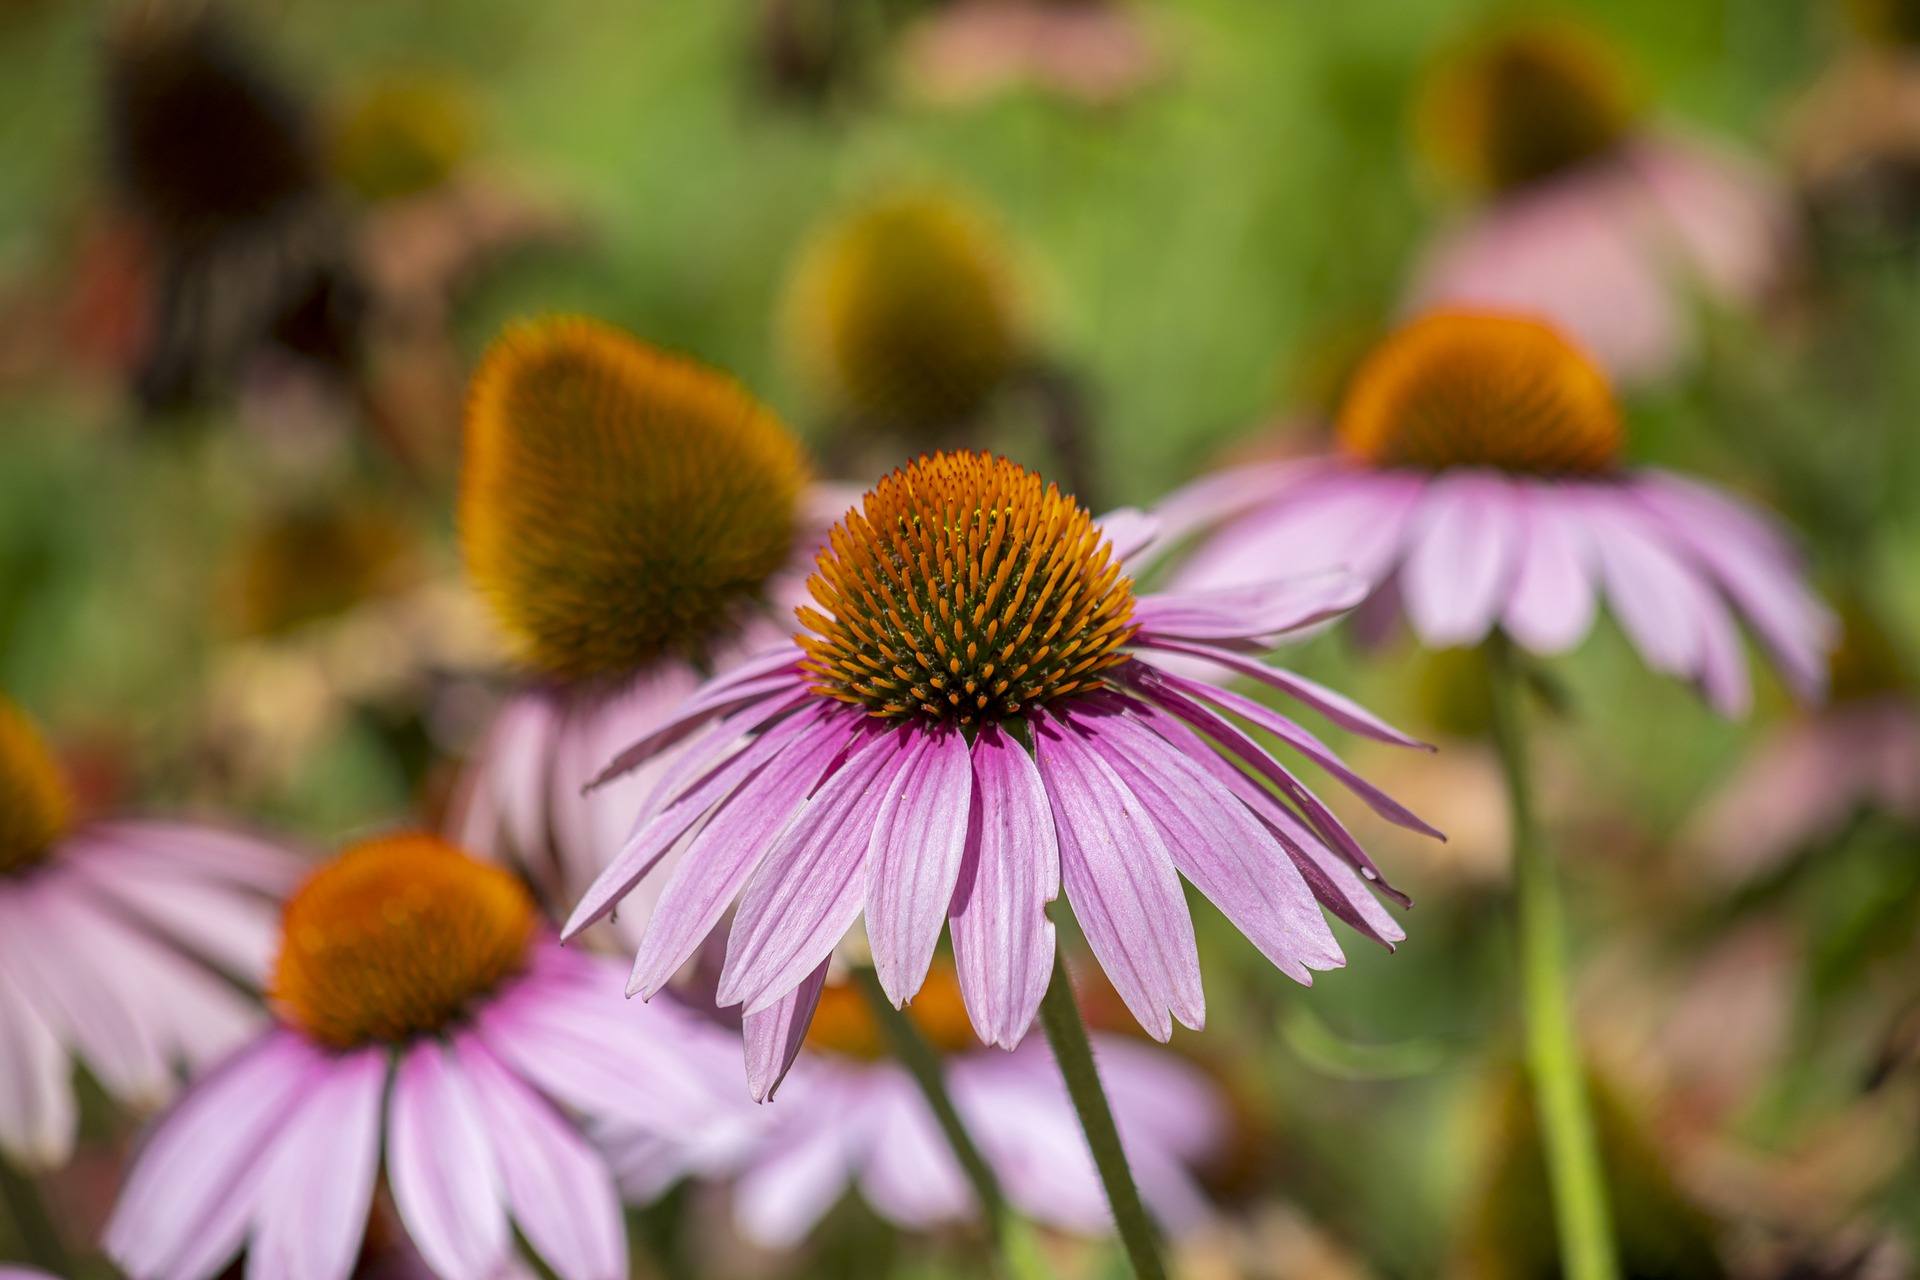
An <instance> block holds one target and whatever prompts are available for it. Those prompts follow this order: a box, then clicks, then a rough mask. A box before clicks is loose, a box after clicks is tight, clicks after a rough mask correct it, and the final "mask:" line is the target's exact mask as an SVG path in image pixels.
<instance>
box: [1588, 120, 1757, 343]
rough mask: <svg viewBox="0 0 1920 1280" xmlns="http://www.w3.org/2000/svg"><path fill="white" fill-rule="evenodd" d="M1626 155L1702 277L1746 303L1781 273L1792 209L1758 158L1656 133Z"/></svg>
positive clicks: (1688, 262) (1696, 274)
mask: <svg viewBox="0 0 1920 1280" xmlns="http://www.w3.org/2000/svg"><path fill="white" fill-rule="evenodd" d="M1625 160H1626V163H1627V164H1629V165H1630V166H1632V168H1633V170H1634V172H1635V173H1637V174H1638V175H1639V177H1640V180H1641V182H1642V183H1643V184H1644V185H1645V190H1646V193H1647V195H1648V196H1649V197H1651V198H1652V200H1653V201H1654V203H1655V204H1656V205H1657V206H1658V208H1659V210H1660V212H1661V214H1662V215H1664V220H1665V228H1664V229H1666V230H1669V231H1671V233H1672V234H1673V236H1674V238H1675V240H1676V242H1677V243H1678V244H1679V246H1680V247H1681V249H1682V250H1683V252H1684V254H1685V257H1686V266H1687V267H1688V268H1689V269H1690V270H1691V272H1692V274H1693V275H1694V277H1695V278H1696V279H1697V280H1698V281H1699V282H1700V283H1701V284H1703V285H1705V286H1706V287H1707V288H1708V289H1709V290H1711V291H1712V292H1714V293H1717V294H1719V295H1721V296H1722V297H1725V298H1728V299H1731V300H1733V301H1735V302H1740V303H1744V304H1749V305H1750V304H1752V303H1755V302H1757V301H1759V300H1760V297H1761V295H1762V294H1763V293H1765V291H1766V290H1767V289H1768V288H1769V287H1771V286H1772V285H1773V284H1774V283H1775V282H1776V281H1777V280H1778V279H1779V277H1780V274H1781V269H1782V266H1783V264H1784V262H1785V260H1786V257H1787V253H1788V250H1789V248H1790V245H1791V241H1792V239H1793V232H1792V212H1791V210H1790V208H1789V207H1788V201H1787V198H1786V195H1785V193H1784V192H1783V191H1781V190H1780V189H1779V187H1778V186H1776V185H1775V184H1773V183H1771V182H1769V181H1768V180H1767V178H1766V176H1765V174H1764V173H1763V172H1762V171H1761V170H1760V169H1759V168H1758V166H1756V165H1753V164H1750V163H1746V162H1744V161H1742V160H1740V159H1738V158H1736V157H1734V156H1730V155H1726V154H1723V153H1721V152H1719V151H1718V150H1716V149H1713V148H1711V147H1709V146H1705V145H1700V144H1697V143H1693V142H1690V141H1682V140H1679V139H1674V138H1660V137H1654V138H1649V139H1643V140H1642V141H1640V142H1639V143H1637V144H1636V145H1635V146H1633V147H1631V148H1629V149H1628V151H1627V152H1626V155H1625Z"/></svg>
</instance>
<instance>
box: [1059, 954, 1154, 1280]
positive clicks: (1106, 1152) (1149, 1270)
mask: <svg viewBox="0 0 1920 1280" xmlns="http://www.w3.org/2000/svg"><path fill="white" fill-rule="evenodd" d="M1040 1023H1041V1025H1042V1026H1044V1027H1045V1028H1046V1030H1047V1042H1048V1043H1049V1044H1051V1045H1052V1046H1053V1056H1054V1058H1055V1059H1056V1060H1057V1061H1058V1062H1059V1063H1060V1074H1061V1075H1062V1076H1064V1077H1066V1081H1067V1094H1068V1096H1069V1097H1071V1098H1072V1099H1073V1109H1074V1110H1075V1111H1077V1112H1079V1113H1080V1127H1081V1129H1083V1130H1085V1132H1086V1135H1087V1146H1088V1147H1090V1148H1092V1150H1093V1164H1094V1167H1095V1168H1096V1169H1098V1170H1099V1171H1100V1182H1101V1185H1102V1186H1104V1187H1105V1188H1106V1190H1107V1205H1108V1207H1109V1208H1111V1209H1112V1210H1113V1221H1114V1223H1115V1225H1116V1226H1118V1227H1119V1229H1120V1243H1121V1244H1122V1245H1124V1246H1125V1247H1126V1250H1127V1260H1128V1261H1129V1262H1131V1263H1132V1264H1133V1273H1134V1275H1136V1276H1138V1277H1139V1278H1140V1280H1166V1275H1167V1266H1166V1263H1165V1262H1163V1261H1161V1258H1160V1241H1159V1239H1158V1238H1157V1237H1156V1236H1155V1234H1154V1230H1153V1220H1152V1219H1150V1218H1148V1217H1147V1210H1146V1207H1145V1206H1144V1205H1142V1204H1141V1203H1140V1188H1139V1187H1137V1186H1135V1185H1134V1181H1133V1170H1132V1169H1131V1168H1129V1167H1128V1166H1127V1153H1126V1152H1125V1151H1124V1150H1123V1149H1122V1148H1121V1146H1120V1130H1119V1129H1118V1128H1116V1127H1115V1126H1114V1123H1113V1108H1112V1107H1110V1106H1108V1105H1107V1094H1106V1090H1104V1089H1102V1088H1101V1087H1100V1072H1099V1070H1098V1069H1097V1068H1096V1067H1095V1066H1094V1063H1093V1046H1092V1044H1090V1043H1089V1042H1088V1040H1087V1026H1086V1024H1085V1023H1084V1022H1082V1021H1081V1020H1080V1006H1079V1005H1077V1004H1075V1003H1074V1000H1073V984H1072V982H1071V981H1070V980H1069V979H1068V977H1067V963H1066V961H1065V960H1063V959H1061V958H1060V954H1059V953H1058V952H1057V951H1056V952H1055V953H1054V957H1053V981H1052V982H1051V983H1050V984H1049V985H1048V987H1047V994H1046V996H1045V998H1043V999H1042V1000H1041V1001H1040Z"/></svg>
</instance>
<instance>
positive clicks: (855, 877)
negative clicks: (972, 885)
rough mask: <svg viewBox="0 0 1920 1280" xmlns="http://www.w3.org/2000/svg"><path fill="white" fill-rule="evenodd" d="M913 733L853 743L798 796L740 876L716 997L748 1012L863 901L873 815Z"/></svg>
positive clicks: (826, 945) (800, 969)
mask: <svg viewBox="0 0 1920 1280" xmlns="http://www.w3.org/2000/svg"><path fill="white" fill-rule="evenodd" d="M912 732H913V731H912V730H910V729H886V730H883V731H880V732H877V733H875V734H874V735H873V736H872V737H870V738H868V739H867V741H866V742H865V743H864V744H863V745H861V746H860V747H858V748H856V749H855V750H854V752H853V754H852V756H851V757H850V758H849V759H848V760H847V762H846V764H844V765H842V766H841V768H840V771H839V772H838V773H836V774H834V775H833V776H832V777H830V778H828V779H827V781H826V782H825V783H824V784H822V785H821V787H820V790H819V791H817V792H815V793H814V795H813V796H812V797H811V798H810V799H809V800H808V801H807V802H806V805H805V806H804V807H803V808H802V809H801V810H800V812H799V813H797V814H795V815H794V818H793V822H792V824H791V825H790V826H788V827H787V829H786V832H785V833H784V834H783V835H781V837H780V838H779V839H778V840H777V841H775V842H774V845H773V847H772V848H771V849H770V850H768V852H767V856H766V857H765V859H763V860H762V861H761V863H760V867H759V869H758V870H756V871H755V872H754V874H753V878H752V879H751V880H749V881H748V882H747V889H746V893H745V894H744V895H743V896H742V897H741V899H740V909H739V911H738V912H737V913H736V914H735V916H734V920H733V929H732V931H731V932H730V933H729V934H728V936H727V962H726V966H725V967H724V968H723V969H722V970H721V973H720V990H719V992H718V1000H719V1002H720V1003H721V1004H722V1005H730V1004H740V1005H744V1006H745V1012H747V1013H754V1012H757V1011H758V1010H760V1009H764V1008H766V1007H768V1006H769V1005H772V1004H774V1003H775V1002H777V1001H778V1000H779V999H780V998H781V997H782V996H784V995H786V994H787V992H789V991H791V990H793V988H794V987H796V986H798V985H799V983H800V981H801V979H803V978H805V977H806V976H807V975H808V974H809V973H811V972H812V971H813V970H814V968H815V967H816V966H818V965H819V963H820V961H821V960H822V959H824V958H825V957H826V956H827V954H828V953H829V952H831V951H832V950H833V948H834V945H835V944H836V943H838V942H839V941H840V938H841V936H842V935H843V934H845V933H846V931H847V930H848V929H849V928H851V927H852V925H853V922H854V920H856V919H857V918H858V917H859V915H860V908H861V906H862V905H863V903H864V902H865V900H866V869H867V861H868V858H869V856H870V853H869V850H870V847H871V844H872V841H873V837H874V826H873V823H874V818H875V816H876V815H877V814H878V813H879V809H880V802H881V800H882V799H883V798H884V797H885V795H886V793H887V788H888V787H889V786H890V785H891V783H892V782H893V778H894V774H895V773H896V772H897V771H898V769H899V765H900V759H901V754H902V748H903V746H904V745H905V743H906V741H907V740H908V739H909V737H910V735H911V733H912Z"/></svg>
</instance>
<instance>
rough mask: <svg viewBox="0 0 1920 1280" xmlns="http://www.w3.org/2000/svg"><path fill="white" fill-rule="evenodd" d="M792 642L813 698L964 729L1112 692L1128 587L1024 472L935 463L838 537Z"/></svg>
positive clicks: (1075, 507)
mask: <svg viewBox="0 0 1920 1280" xmlns="http://www.w3.org/2000/svg"><path fill="white" fill-rule="evenodd" d="M807 587H808V590H809V591H810V592H811V593H812V596H813V599H814V601H815V602H816V603H817V604H818V605H819V606H820V608H819V609H817V610H816V609H811V608H807V607H804V606H803V607H802V608H801V609H800V610H799V618H800V623H801V625H802V626H803V627H804V628H805V631H803V632H802V633H801V634H800V635H798V636H796V637H795V639H796V640H797V641H798V642H799V644H800V646H801V647H802V648H803V649H805V650H806V654H807V657H806V661H805V663H804V664H803V665H804V666H805V668H806V670H807V671H808V672H809V673H810V674H811V676H812V677H813V687H814V689H815V690H816V691H817V692H819V693H821V694H824V695H825V696H827V697H830V698H837V699H839V700H840V701H842V702H848V703H853V704H855V705H858V706H864V707H865V708H867V710H868V711H870V712H872V713H873V714H874V715H876V716H884V717H890V718H895V719H903V720H904V719H909V718H913V717H920V718H923V719H926V720H931V721H936V722H937V721H948V722H952V723H956V724H958V725H960V726H962V727H963V728H971V727H973V726H977V725H980V724H985V723H991V722H994V721H1000V720H1006V719H1009V718H1011V717H1014V716H1017V715H1020V714H1022V713H1023V712H1024V711H1026V710H1027V709H1029V708H1032V707H1037V706H1041V705H1044V704H1046V703H1050V702H1053V701H1055V700H1056V699H1060V698H1066V697H1072V696H1074V695H1077V694H1085V693H1088V692H1091V691H1092V690H1094V689H1097V688H1100V687H1102V686H1103V684H1104V681H1103V680H1102V677H1101V673H1102V672H1103V671H1105V670H1106V669H1107V668H1108V667H1111V666H1113V665H1114V664H1115V663H1117V662H1121V661H1124V660H1125V656H1126V655H1125V654H1124V653H1123V652H1122V651H1121V646H1122V645H1123V644H1125V643H1126V642H1127V640H1129V639H1130V638H1131V637H1132V636H1133V633H1134V627H1133V626H1132V617H1133V586H1132V583H1131V582H1130V581H1129V580H1128V579H1125V578H1122V577H1121V576H1120V561H1119V560H1118V559H1117V558H1116V557H1115V556H1114V555H1113V550H1112V547H1111V546H1110V545H1109V543H1108V542H1107V539H1106V537H1105V535H1104V534H1102V533H1101V531H1100V528H1099V526H1097V525H1096V524H1094V522H1093V517H1092V516H1090V515H1088V514H1087V511H1086V509H1085V508H1083V507H1081V506H1080V505H1079V504H1078V503H1076V502H1075V501H1074V500H1073V499H1072V498H1069V497H1065V496H1063V495H1062V494H1061V493H1060V491H1059V489H1058V488H1057V487H1056V486H1054V485H1050V484H1046V483H1045V482H1044V481H1042V480H1041V479H1040V477H1039V476H1037V475H1035V474H1034V473H1033V472H1031V471H1028V470H1026V469H1025V468H1023V467H1019V466H1016V465H1014V464H1013V463H1011V462H1008V461H1007V460H1006V459H1005V458H995V457H992V456H990V455H987V454H979V453H936V454H932V455H930V456H927V457H923V458H921V459H919V460H918V461H917V462H914V463H913V464H912V465H910V466H908V467H905V468H902V469H901V470H898V471H895V472H893V473H892V474H891V475H889V476H887V477H886V478H885V479H883V480H881V481H880V483H879V484H878V485H876V486H875V487H874V489H873V491H872V492H870V493H868V494H867V495H866V498H865V500H864V501H863V503H862V505H861V509H860V510H857V511H849V512H848V513H847V515H846V518H845V519H844V520H843V521H842V522H841V523H840V524H839V525H837V526H835V527H834V530H833V533H832V536H831V538H830V539H829V545H828V546H827V547H826V548H824V549H823V550H822V551H821V552H820V555H819V558H818V560H817V562H816V572H815V573H814V575H813V576H812V577H811V578H809V579H808V581H807Z"/></svg>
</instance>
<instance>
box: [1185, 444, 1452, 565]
mask: <svg viewBox="0 0 1920 1280" xmlns="http://www.w3.org/2000/svg"><path fill="white" fill-rule="evenodd" d="M1426 483H1427V482H1426V478H1425V477H1424V476H1416V475H1410V474H1408V475H1402V474H1394V473H1380V472H1366V471H1353V470H1346V469H1329V470H1328V471H1327V472H1326V473H1325V474H1323V475H1315V476H1313V477H1312V478H1310V479H1307V480H1304V481H1302V482H1301V483H1299V484H1297V485H1293V486H1291V487H1289V488H1287V489H1286V490H1284V491H1282V492H1280V493H1277V494H1276V495H1275V497H1274V500H1273V502H1271V503H1270V504H1267V505H1266V506H1264V507H1263V508H1261V509H1259V510H1257V511H1256V512H1254V513H1253V514H1251V515H1248V516H1247V517H1245V518H1244V519H1241V520H1237V521H1235V522H1234V523H1233V524H1231V525H1228V526H1227V527H1226V528H1224V529H1222V530H1220V531H1219V532H1218V533H1217V534H1215V535H1214V536H1213V537H1212V538H1210V539H1209V540H1208V541H1207V542H1206V543H1205V544H1204V545H1203V546H1201V547H1200V549H1199V550H1197V551H1195V552H1194V554H1193V557H1192V559H1190V560H1189V561H1188V562H1187V563H1186V564H1185V565H1183V566H1182V567H1181V568H1180V569H1179V570H1178V571H1177V572H1176V573H1175V575H1174V585H1175V586H1176V587H1177V588H1178V589H1180V590H1182V591H1200V590H1205V589H1209V588H1219V587H1240V586H1248V585H1258V584H1261V583H1266V582H1271V581H1272V580H1273V577H1274V572H1275V566H1276V565H1279V566H1284V567H1285V572H1287V573H1289V574H1309V573H1316V572H1321V571H1325V570H1330V569H1344V570H1346V571H1347V572H1348V573H1351V574H1353V575H1354V576H1355V577H1357V578H1360V579H1362V580H1363V581H1365V582H1367V583H1368V584H1369V585H1378V584H1379V583H1380V582H1381V581H1382V580H1383V579H1384V578H1385V577H1386V576H1387V574H1388V573H1389V572H1391V571H1392V569H1393V566H1394V565H1395V564H1396V563H1397V562H1398V560H1399V558H1400V549H1401V543H1402V535H1403V533H1404V532H1405V529H1406V524H1407V520H1408V518H1409V516H1411V514H1412V512H1413V507H1414V503H1415V500H1416V499H1417V498H1418V497H1419V496H1420V493H1421V491H1422V490H1423V489H1424V488H1425V486H1426Z"/></svg>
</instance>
